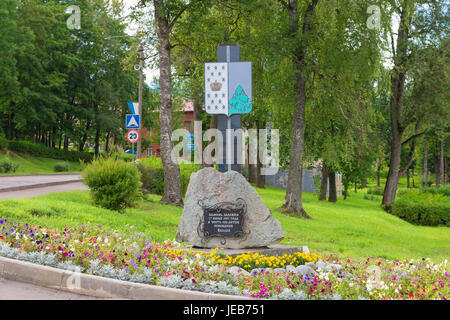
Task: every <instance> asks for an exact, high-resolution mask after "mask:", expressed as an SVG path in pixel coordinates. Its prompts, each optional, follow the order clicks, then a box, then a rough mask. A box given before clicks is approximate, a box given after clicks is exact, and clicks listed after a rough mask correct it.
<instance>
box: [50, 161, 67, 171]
mask: <svg viewBox="0 0 450 320" xmlns="http://www.w3.org/2000/svg"><path fill="white" fill-rule="evenodd" d="M53 170H54V171H55V172H66V171H69V164H68V163H65V162H59V163H57V164H55V165H54V166H53Z"/></svg>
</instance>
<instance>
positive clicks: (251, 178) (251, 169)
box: [248, 163, 256, 183]
mask: <svg viewBox="0 0 450 320" xmlns="http://www.w3.org/2000/svg"><path fill="white" fill-rule="evenodd" d="M248 182H250V183H256V164H250V163H249V165H248Z"/></svg>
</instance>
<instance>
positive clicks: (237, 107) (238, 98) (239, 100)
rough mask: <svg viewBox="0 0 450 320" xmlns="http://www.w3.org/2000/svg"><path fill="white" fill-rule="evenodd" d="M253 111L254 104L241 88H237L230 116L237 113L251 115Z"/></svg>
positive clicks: (230, 108) (231, 103) (230, 104)
mask: <svg viewBox="0 0 450 320" xmlns="http://www.w3.org/2000/svg"><path fill="white" fill-rule="evenodd" d="M251 110H252V102H251V100H250V99H249V98H248V96H247V95H246V94H245V91H244V89H242V87H241V86H238V87H237V88H236V91H235V92H234V94H233V97H232V98H231V99H230V103H229V108H228V115H232V114H235V113H249V112H250V111H251Z"/></svg>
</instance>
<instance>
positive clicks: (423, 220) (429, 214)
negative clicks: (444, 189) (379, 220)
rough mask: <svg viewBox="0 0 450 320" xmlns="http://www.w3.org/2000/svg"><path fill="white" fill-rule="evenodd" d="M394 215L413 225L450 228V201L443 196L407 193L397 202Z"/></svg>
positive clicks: (394, 205)
mask: <svg viewBox="0 0 450 320" xmlns="http://www.w3.org/2000/svg"><path fill="white" fill-rule="evenodd" d="M392 214H393V215H396V216H398V217H399V218H401V219H403V220H406V221H408V222H411V223H413V224H418V225H426V226H438V225H446V226H450V199H449V197H448V196H445V195H442V194H431V193H425V192H417V191H410V192H406V193H403V194H402V195H401V196H400V197H398V198H397V199H396V200H395V202H394V204H393V205H392Z"/></svg>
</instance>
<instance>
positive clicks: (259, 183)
mask: <svg viewBox="0 0 450 320" xmlns="http://www.w3.org/2000/svg"><path fill="white" fill-rule="evenodd" d="M258 153H259V152H258ZM261 168H262V163H261V161H258V163H257V164H256V186H257V187H258V188H264V185H265V183H266V179H265V177H264V176H263V175H262V174H261Z"/></svg>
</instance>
